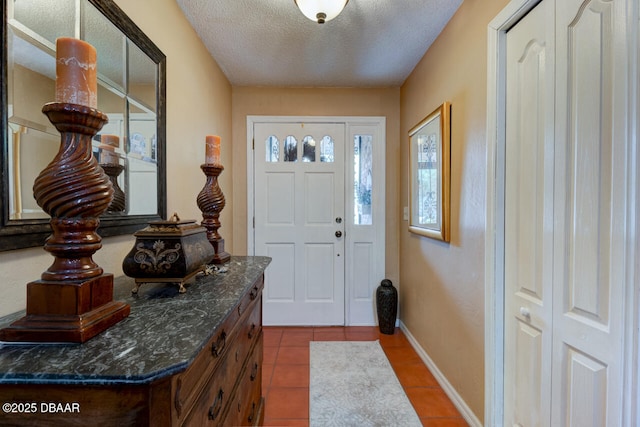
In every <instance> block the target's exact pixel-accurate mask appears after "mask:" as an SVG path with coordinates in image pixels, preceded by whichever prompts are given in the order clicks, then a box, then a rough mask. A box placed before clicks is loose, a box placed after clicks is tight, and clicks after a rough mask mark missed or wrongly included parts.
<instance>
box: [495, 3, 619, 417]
mask: <svg viewBox="0 0 640 427" xmlns="http://www.w3.org/2000/svg"><path fill="white" fill-rule="evenodd" d="M624 7H625V5H624V2H623V1H610V0H592V1H584V0H558V1H554V0H543V1H542V2H541V3H540V4H538V5H537V6H536V7H535V8H534V9H533V10H532V11H531V12H529V14H528V15H527V16H525V17H524V18H523V19H522V20H520V21H519V23H518V24H517V25H516V26H515V27H514V28H512V29H511V30H509V32H508V33H507V87H506V88H507V94H506V99H507V103H506V146H505V163H506V168H505V179H504V183H505V189H504V191H505V193H504V194H505V200H504V203H505V230H504V236H505V241H504V249H505V257H504V281H505V356H504V362H505V367H504V388H505V391H504V396H505V397H504V399H505V425H509V426H511V425H513V426H522V427H529V426H565V425H566V426H579V427H583V426H593V427H597V426H619V425H622V414H623V402H624V396H623V393H622V390H623V386H624V376H623V372H624V363H625V357H624V338H625V334H624V307H625V299H624V295H625V287H626V285H625V280H626V277H625V273H626V272H625V232H626V228H625V221H626V218H627V212H628V208H629V207H628V199H627V193H626V191H627V190H626V189H627V188H628V185H629V174H628V172H627V169H626V155H627V152H628V142H627V139H626V138H625V135H626V129H625V128H626V121H625V119H624V117H625V112H626V108H627V105H628V104H627V100H626V93H625V87H626V81H625V77H626V74H625V67H626V60H625V58H624V50H623V49H619V45H618V43H620V41H621V40H623V39H624V34H625V32H624V31H625V20H624V13H623V12H624Z"/></svg>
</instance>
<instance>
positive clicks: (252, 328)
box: [247, 323, 256, 339]
mask: <svg viewBox="0 0 640 427" xmlns="http://www.w3.org/2000/svg"><path fill="white" fill-rule="evenodd" d="M255 330H256V324H255V323H252V324H251V329H249V333H248V334H247V336H248V337H249V339H251V338H253V333H254V331H255Z"/></svg>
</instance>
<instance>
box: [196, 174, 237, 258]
mask: <svg viewBox="0 0 640 427" xmlns="http://www.w3.org/2000/svg"><path fill="white" fill-rule="evenodd" d="M200 168H201V169H202V171H203V172H204V174H205V175H206V176H207V182H206V183H205V185H204V188H203V189H202V190H201V191H200V194H198V207H199V208H200V210H201V211H202V218H203V220H202V226H203V227H204V228H206V229H207V239H208V240H209V242H210V243H211V245H212V246H213V250H214V252H215V255H214V256H213V260H212V261H211V262H212V263H214V264H224V263H225V262H227V261H229V260H230V259H231V255H230V254H228V253H227V252H225V251H224V239H223V238H222V237H221V236H220V234H219V233H218V229H219V228H220V226H221V224H220V212H221V211H222V209H223V208H224V205H225V201H224V194H222V190H221V189H220V185H218V176H219V175H220V174H221V173H222V171H223V170H224V167H222V165H220V164H209V163H206V164H203V165H201V166H200Z"/></svg>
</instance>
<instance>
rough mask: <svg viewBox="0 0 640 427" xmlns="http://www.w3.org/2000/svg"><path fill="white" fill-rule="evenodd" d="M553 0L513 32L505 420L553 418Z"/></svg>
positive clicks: (539, 422) (531, 422) (540, 422)
mask: <svg viewBox="0 0 640 427" xmlns="http://www.w3.org/2000/svg"><path fill="white" fill-rule="evenodd" d="M553 14H554V2H553V0H545V1H543V2H542V3H540V4H539V5H538V6H537V7H536V8H535V9H533V10H532V11H531V12H530V13H529V14H528V15H527V16H525V17H524V18H523V19H522V20H521V21H520V22H519V23H518V25H517V26H516V27H514V28H513V29H511V30H509V32H508V33H507V93H508V96H507V108H506V111H507V117H506V124H507V126H506V147H505V148H506V170H505V174H506V175H505V367H504V375H505V376H504V384H505V393H504V396H505V402H504V407H505V425H508V426H548V425H549V423H550V421H551V415H550V414H551V400H550V398H549V396H550V395H551V377H550V375H549V374H550V372H551V361H552V338H553V337H552V335H553V327H552V313H553V312H552V302H553V290H552V274H553V165H554V163H553V155H554V102H555V101H554V51H553V31H554V26H553Z"/></svg>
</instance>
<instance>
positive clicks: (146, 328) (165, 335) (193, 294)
mask: <svg viewBox="0 0 640 427" xmlns="http://www.w3.org/2000/svg"><path fill="white" fill-rule="evenodd" d="M270 261H271V260H270V258H267V257H232V258H231V261H230V262H229V263H228V264H225V266H228V271H227V272H217V273H215V274H213V275H210V276H199V277H197V278H196V280H195V281H194V282H192V283H191V284H187V285H186V286H187V291H186V293H184V294H180V293H179V292H178V287H177V286H173V285H170V284H160V285H151V284H149V285H145V286H144V287H143V288H142V289H141V291H140V293H139V294H138V295H131V293H130V291H131V289H132V288H133V287H134V281H133V280H132V279H130V278H127V277H120V278H117V279H116V281H115V289H116V290H115V292H114V294H115V295H114V300H118V301H125V302H127V303H128V304H130V305H131V314H130V316H129V317H128V318H127V319H125V320H123V321H122V322H120V323H118V324H117V325H115V326H113V327H111V328H110V329H108V330H106V331H105V332H103V333H101V334H100V335H98V336H96V337H94V338H92V339H91V340H89V341H87V342H85V343H84V344H67V343H65V344H24V343H23V344H15V343H2V344H0V404H2V405H3V406H2V409H1V410H0V425H3V426H9V425H19V426H24V425H37V426H39V427H40V426H64V425H71V426H85V425H92V426H102V425H104V426H147V425H148V426H154V427H156V426H228V425H234V426H235V425H259V424H261V423H262V418H263V406H264V398H263V397H262V386H261V378H262V288H263V283H264V279H263V278H264V270H265V268H266V267H267V265H268V264H269V262H270ZM22 315H23V313H16V314H14V315H11V316H7V317H5V318H3V319H0V327H2V326H3V325H5V324H9V323H10V322H11V321H13V320H15V319H16V318H19V317H20V316H22Z"/></svg>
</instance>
